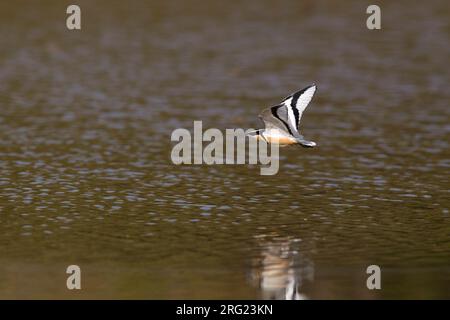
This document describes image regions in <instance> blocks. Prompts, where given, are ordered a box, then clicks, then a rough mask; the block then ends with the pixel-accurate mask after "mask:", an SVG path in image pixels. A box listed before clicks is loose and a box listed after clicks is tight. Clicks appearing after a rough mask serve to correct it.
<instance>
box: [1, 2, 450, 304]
mask: <svg viewBox="0 0 450 320" xmlns="http://www.w3.org/2000/svg"><path fill="white" fill-rule="evenodd" d="M77 3H78V4H79V5H80V6H81V9H82V30H81V31H68V30H67V29H66V28H65V17H66V15H65V9H66V8H65V4H63V3H61V2H60V1H41V2H39V4H38V3H37V2H32V1H19V2H17V3H16V2H14V3H12V2H11V3H9V2H8V3H2V4H0V25H1V27H0V43H1V48H2V49H1V50H0V110H1V112H0V170H1V171H0V172H1V173H0V251H1V254H0V298H145V299H148V298H159V299H165V298H177V299H180V298H235V299H240V298H246V299H248V298H250V299H253V298H257V299H259V298H275V299H283V298H286V297H294V298H309V299H318V298H326V299H328V298H360V299H361V298H363V299H372V298H450V266H449V264H450V222H449V209H450V208H449V206H450V201H449V188H448V187H449V175H448V171H449V166H450V160H449V159H450V157H449V155H450V154H449V151H448V147H449V138H448V137H449V130H450V126H449V118H450V115H449V108H448V101H449V98H450V91H449V90H448V83H449V80H450V76H449V72H448V67H447V64H448V57H449V53H450V52H449V51H450V46H449V44H448V39H449V25H448V21H449V17H450V14H449V7H448V5H447V3H446V1H429V2H427V5H426V6H419V5H417V6H416V5H415V6H411V5H410V3H409V2H407V1H396V3H395V4H394V3H392V2H381V3H380V6H381V7H382V30H378V31H370V30H367V28H366V27H365V20H366V17H367V15H366V14H365V10H366V8H367V6H368V5H369V4H371V3H369V2H367V3H366V2H364V1H346V2H345V3H344V2H339V3H335V2H334V1H281V2H279V1H246V2H245V3H244V2H239V1H236V2H235V1H231V2H227V3H225V2H202V1H183V2H181V1H180V2H175V1H174V2H172V1H169V2H164V3H162V2H160V1H158V2H156V1H130V2H127V4H125V3H124V2H120V1H78V2H77ZM312 82H315V83H316V84H317V85H318V91H317V94H316V97H315V98H314V99H313V102H312V104H311V106H310V108H309V109H308V110H307V111H306V113H305V114H304V116H303V134H304V135H305V137H306V138H308V139H311V140H314V141H316V142H318V144H319V147H317V148H314V149H301V148H284V149H282V150H281V154H280V157H281V165H280V171H279V173H278V174H277V175H275V176H261V175H260V174H259V167H257V166H247V165H240V166H231V165H229V166H227V165H222V166H219V165H216V166H206V165H202V166H176V165H174V164H172V162H171V161H170V152H171V148H172V146H173V144H172V143H171V142H170V134H171V132H172V131H173V130H175V129H177V128H187V129H192V127H193V121H194V120H202V121H203V126H204V128H210V127H211V128H212V127H214V128H219V129H221V130H224V129H225V128H237V127H242V128H249V127H253V128H254V127H258V126H259V125H260V124H259V121H258V119H257V114H258V113H259V112H260V111H261V109H263V108H265V107H268V106H271V105H274V104H276V103H278V102H280V101H281V99H282V98H283V97H285V96H286V95H288V94H289V93H291V92H293V91H295V90H298V89H301V88H302V87H304V86H306V85H308V84H310V83H312ZM70 264H77V265H79V266H80V267H81V269H82V276H83V278H82V287H83V289H82V290H81V291H79V292H73V291H69V290H67V289H66V277H67V275H66V274H65V268H66V267H67V266H68V265H70ZM372 264H376V265H379V266H380V267H381V269H382V290H379V291H369V290H368V289H367V288H366V278H367V274H366V272H365V271H366V268H367V266H369V265H372ZM295 291H296V293H295Z"/></svg>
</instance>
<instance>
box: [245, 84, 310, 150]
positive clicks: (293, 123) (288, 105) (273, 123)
mask: <svg viewBox="0 0 450 320" xmlns="http://www.w3.org/2000/svg"><path fill="white" fill-rule="evenodd" d="M315 92H316V85H315V84H313V85H310V86H308V87H306V88H304V89H302V90H300V91H297V92H296V93H293V94H291V95H290V96H288V97H287V98H285V99H284V100H283V102H281V104H279V105H276V106H274V107H271V108H267V109H264V110H263V111H262V112H261V113H260V115H259V118H260V119H261V120H262V121H263V122H264V126H265V129H259V130H255V131H252V132H250V135H251V136H254V137H255V138H257V139H258V140H264V141H266V142H267V143H274V144H278V145H280V146H282V147H284V146H288V145H295V144H297V145H300V146H302V147H305V148H312V147H315V146H316V145H317V144H316V143H315V142H313V141H308V140H305V139H304V138H303V136H302V135H301V134H300V132H299V131H300V120H301V118H302V114H303V111H304V110H305V109H306V107H307V106H308V104H309V102H310V101H311V99H312V97H313V96H314V93H315Z"/></svg>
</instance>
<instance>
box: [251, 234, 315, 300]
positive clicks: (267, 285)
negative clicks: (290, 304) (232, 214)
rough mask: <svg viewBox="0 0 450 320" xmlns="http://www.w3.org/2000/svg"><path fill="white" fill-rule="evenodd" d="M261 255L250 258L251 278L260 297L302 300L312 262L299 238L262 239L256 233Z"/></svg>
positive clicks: (309, 276)
mask: <svg viewBox="0 0 450 320" xmlns="http://www.w3.org/2000/svg"><path fill="white" fill-rule="evenodd" d="M257 238H258V241H259V242H260V246H261V255H260V256H259V257H257V258H255V259H254V260H253V263H252V270H251V274H250V279H251V282H252V283H253V284H254V285H255V286H257V287H258V288H260V290H261V298H263V299H277V300H304V299H308V296H307V295H305V294H304V292H303V287H304V285H305V284H306V283H308V282H313V280H314V263H313V261H312V260H311V259H310V258H308V257H306V256H305V255H304V254H303V253H302V252H301V251H300V243H301V240H300V239H296V238H291V237H282V238H277V239H271V240H266V239H265V238H266V237H265V236H264V235H261V236H258V237H257Z"/></svg>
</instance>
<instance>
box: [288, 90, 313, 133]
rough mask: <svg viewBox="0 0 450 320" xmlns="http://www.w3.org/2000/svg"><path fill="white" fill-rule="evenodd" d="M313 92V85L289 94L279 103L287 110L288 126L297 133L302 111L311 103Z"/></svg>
mask: <svg viewBox="0 0 450 320" xmlns="http://www.w3.org/2000/svg"><path fill="white" fill-rule="evenodd" d="M315 92H316V85H315V84H313V85H310V86H308V87H306V88H304V89H302V90H300V91H297V92H296V93H293V94H291V95H290V96H289V97H287V98H286V99H284V101H283V102H282V103H281V104H282V105H284V106H286V108H287V112H288V123H289V125H290V126H291V127H293V128H294V129H295V130H296V131H299V128H300V120H301V118H302V114H303V111H305V109H306V107H307V106H308V104H309V103H310V102H311V99H312V98H313V96H314V93H315Z"/></svg>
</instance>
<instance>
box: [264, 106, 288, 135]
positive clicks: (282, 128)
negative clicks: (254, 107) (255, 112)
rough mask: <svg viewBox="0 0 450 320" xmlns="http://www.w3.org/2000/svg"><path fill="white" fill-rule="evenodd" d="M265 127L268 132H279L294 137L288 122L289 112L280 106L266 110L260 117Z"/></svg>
mask: <svg viewBox="0 0 450 320" xmlns="http://www.w3.org/2000/svg"><path fill="white" fill-rule="evenodd" d="M259 117H260V119H261V120H262V121H263V122H264V126H265V128H266V130H268V131H279V132H280V133H281V134H285V135H291V136H292V135H293V131H292V128H291V127H290V125H289V122H288V110H287V108H286V106H284V105H282V104H280V105H278V106H275V107H271V108H267V109H264V110H263V111H262V112H261V113H260V115H259Z"/></svg>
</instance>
